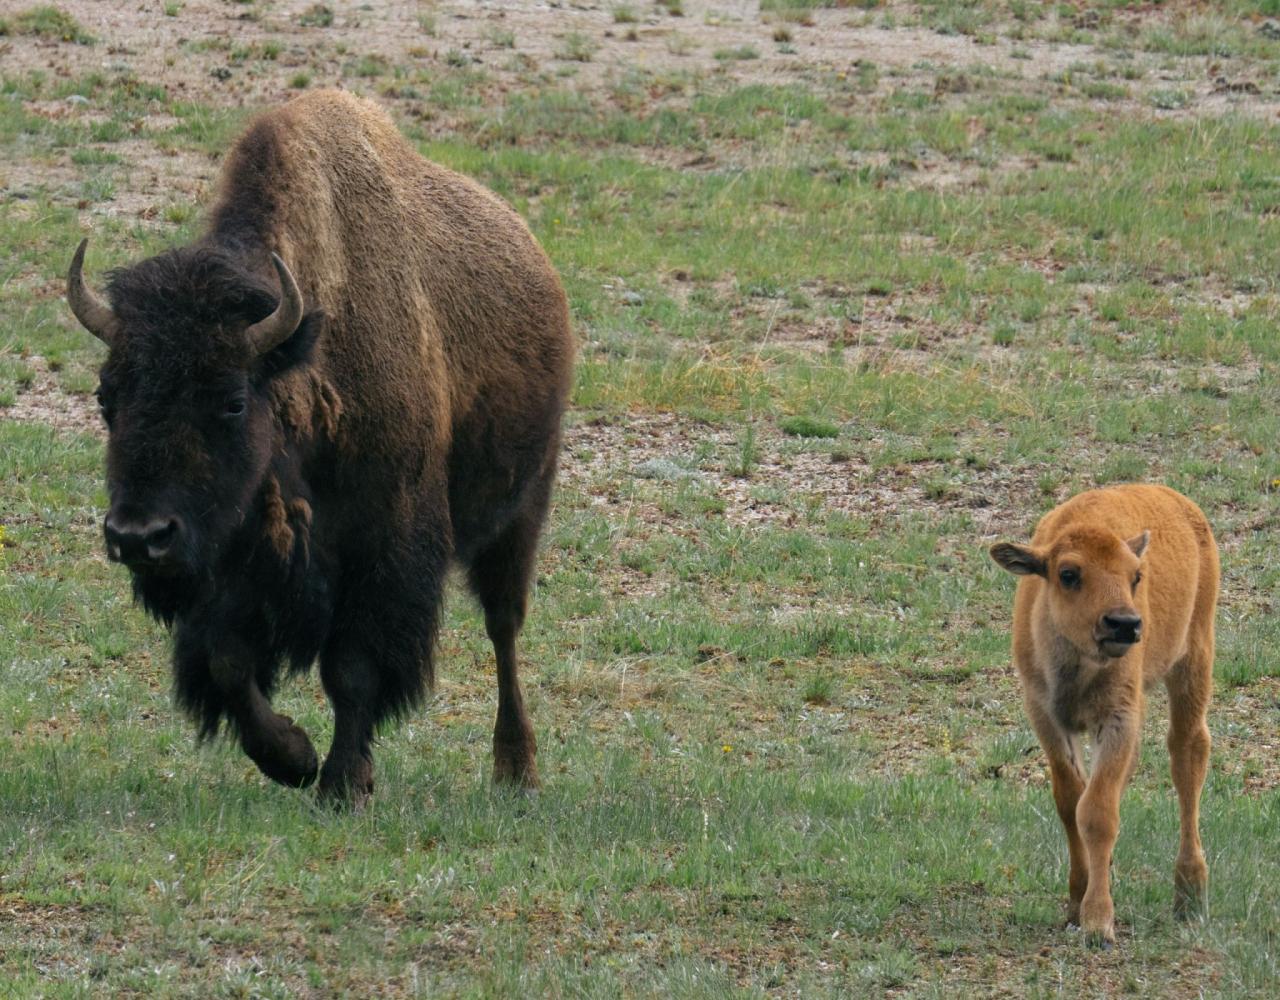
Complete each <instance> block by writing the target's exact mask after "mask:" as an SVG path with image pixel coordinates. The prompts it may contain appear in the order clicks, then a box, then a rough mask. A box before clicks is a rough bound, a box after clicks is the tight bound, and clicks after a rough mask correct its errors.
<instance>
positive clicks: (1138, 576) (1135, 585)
mask: <svg viewBox="0 0 1280 1000" xmlns="http://www.w3.org/2000/svg"><path fill="white" fill-rule="evenodd" d="M1141 582H1142V574H1141V573H1134V574H1133V589H1134V590H1135V591H1136V590H1137V589H1138V584H1140V583H1141Z"/></svg>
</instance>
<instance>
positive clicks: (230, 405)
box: [222, 396, 246, 420]
mask: <svg viewBox="0 0 1280 1000" xmlns="http://www.w3.org/2000/svg"><path fill="white" fill-rule="evenodd" d="M245 405H246V404H245V399H244V397H243V396H232V397H231V398H230V399H228V400H227V405H226V408H225V409H224V410H223V411H222V415H223V416H224V417H226V418H227V419H228V420H234V419H236V417H242V416H244V411H245Z"/></svg>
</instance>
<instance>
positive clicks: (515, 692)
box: [468, 473, 551, 791]
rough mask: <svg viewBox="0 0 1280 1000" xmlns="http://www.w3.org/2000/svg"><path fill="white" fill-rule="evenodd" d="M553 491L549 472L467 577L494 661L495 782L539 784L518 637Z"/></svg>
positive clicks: (524, 785)
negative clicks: (519, 657)
mask: <svg viewBox="0 0 1280 1000" xmlns="http://www.w3.org/2000/svg"><path fill="white" fill-rule="evenodd" d="M550 494H551V474H550V473H547V474H546V475H545V476H544V478H542V479H541V480H540V481H539V482H538V483H537V484H536V485H535V486H534V487H533V488H532V489H531V490H530V494H529V496H528V498H527V500H526V502H525V504H524V505H523V507H522V508H521V509H520V511H519V512H518V513H517V514H516V516H515V518H514V519H513V520H512V522H511V523H510V524H509V525H508V526H507V527H506V528H505V529H503V530H502V531H501V532H500V533H499V534H498V535H497V537H496V538H494V539H493V541H491V542H489V544H487V545H486V546H485V547H484V548H483V549H481V550H480V551H479V552H477V553H476V554H475V555H474V556H473V557H472V558H471V560H470V566H469V567H468V570H469V572H468V579H469V582H470V584H471V589H472V591H473V592H474V593H475V595H476V597H477V598H478V599H479V601H480V604H481V607H483V609H484V622H485V630H486V631H487V632H488V634H489V639H490V641H491V642H492V643H493V650H494V654H495V656H496V658H497V665H498V714H497V720H496V722H495V723H494V728H493V780H494V783H495V784H498V785H506V786H512V787H516V788H520V789H524V790H527V791H532V790H535V789H537V788H538V787H539V785H540V781H539V779H538V765H537V760H536V758H537V753H538V742H537V739H536V738H535V736H534V733H533V726H532V725H531V724H530V722H529V716H528V714H527V713H526V712H525V707H524V696H523V694H522V693H521V690H520V679H519V659H518V657H517V655H516V639H517V638H518V636H519V634H520V629H521V628H522V627H523V625H524V619H525V612H526V609H527V607H528V597H529V585H530V582H531V580H532V577H533V570H534V563H535V560H536V558H537V550H538V535H539V533H540V532H541V530H542V522H543V519H544V518H545V516H546V511H547V503H548V501H549V499H550Z"/></svg>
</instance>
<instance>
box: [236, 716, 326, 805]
mask: <svg viewBox="0 0 1280 1000" xmlns="http://www.w3.org/2000/svg"><path fill="white" fill-rule="evenodd" d="M277 719H278V720H279V722H280V726H279V728H278V729H277V730H276V731H275V732H274V733H273V734H272V736H273V739H272V740H271V741H270V743H268V744H267V745H266V746H264V747H262V748H261V749H259V750H258V752H256V753H255V752H254V751H253V750H250V751H249V756H250V757H251V758H252V759H253V762H254V763H255V764H257V765H258V770H260V771H261V772H262V773H263V774H265V775H266V776H267V777H268V778H270V779H271V780H272V781H277V782H279V783H280V784H282V785H288V786H289V787H290V788H306V787H307V786H308V785H310V784H311V783H312V782H313V781H315V780H316V774H317V773H318V772H319V770H320V758H318V757H317V756H316V750H315V747H313V746H312V745H311V738H310V737H308V736H307V734H306V733H305V732H303V730H301V729H300V728H298V727H297V726H295V725H294V724H293V720H292V719H290V718H289V717H288V716H284V715H281V716H277Z"/></svg>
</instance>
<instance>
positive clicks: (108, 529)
mask: <svg viewBox="0 0 1280 1000" xmlns="http://www.w3.org/2000/svg"><path fill="white" fill-rule="evenodd" d="M102 530H103V534H104V535H105V536H106V540H107V556H108V557H109V558H111V559H112V560H114V561H115V562H122V563H127V564H129V565H134V564H139V563H148V562H154V561H156V560H159V559H162V558H164V557H165V556H166V555H167V554H168V552H169V550H170V549H171V548H172V547H173V544H174V542H175V541H176V540H177V538H178V535H179V534H181V531H182V525H181V522H179V520H178V519H177V518H176V517H170V518H166V519H159V518H157V519H155V520H152V521H148V522H147V523H145V524H140V523H138V522H137V521H129V520H124V519H121V518H118V517H116V516H115V515H113V514H108V515H107V518H106V520H105V521H104V522H103V525H102Z"/></svg>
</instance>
